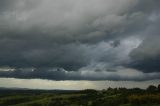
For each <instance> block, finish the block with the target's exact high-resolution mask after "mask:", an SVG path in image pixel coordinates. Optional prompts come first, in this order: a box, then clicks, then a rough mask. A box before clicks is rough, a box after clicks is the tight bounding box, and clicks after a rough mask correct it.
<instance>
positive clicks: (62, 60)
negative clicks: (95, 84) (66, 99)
mask: <svg viewBox="0 0 160 106" xmlns="http://www.w3.org/2000/svg"><path fill="white" fill-rule="evenodd" d="M159 4H160V2H159V1H157V0H152V1H151V0H141V1H139V0H134V1H133V0H119V1H113V0H100V1H97V0H89V1H87V2H86V1H85V0H79V1H75V0H68V1H66V0H45V1H43V0H14V1H9V0H1V1H0V67H11V68H15V69H19V68H22V69H23V68H36V69H37V68H38V69H39V70H41V69H45V70H43V72H42V71H35V72H30V71H29V72H28V73H29V76H28V77H25V74H26V75H27V71H25V73H24V75H22V72H23V71H14V72H9V73H10V74H7V73H6V72H4V73H5V74H1V76H5V77H7V76H8V77H14V76H15V75H17V74H18V73H20V74H19V77H20V76H21V77H20V78H23V77H24V78H32V77H33V78H34V75H35V78H38V77H39V78H46V79H47V77H50V76H49V73H51V74H52V73H53V74H54V76H51V78H50V79H52V78H53V79H58V80H60V79H61V78H62V77H61V76H67V78H64V79H63V78H62V79H63V80H66V79H76V78H77V79H109V76H107V78H105V77H104V78H100V76H103V75H101V74H100V75H97V76H99V78H96V77H95V76H96V75H94V77H93V78H92V76H86V78H83V77H82V76H80V75H78V74H81V73H79V70H81V69H85V68H87V67H90V68H89V69H88V70H90V71H91V72H92V71H93V72H94V70H99V69H94V68H93V70H92V68H91V66H92V67H94V65H96V64H98V65H99V64H101V63H103V64H105V65H104V66H105V68H104V69H103V70H109V71H113V72H115V73H116V72H117V71H114V69H112V68H113V67H114V68H117V67H119V66H123V67H130V68H133V70H132V71H135V70H134V69H137V70H139V71H143V72H148V73H147V74H144V76H145V77H146V76H148V75H149V74H151V73H153V72H159V69H160V68H159V58H160V57H159V46H158V45H159V42H158V41H157V40H156V39H159V34H160V32H159V30H158V29H157V28H159V25H160V24H159V20H158V19H159V18H157V17H159V16H158V12H159V9H160V8H159ZM152 34H154V37H153V40H151V41H150V38H152V37H151V36H152ZM140 43H141V44H140ZM153 46H154V49H153ZM151 49H152V50H151ZM150 51H152V52H150ZM93 64H94V65H93ZM56 67H58V68H61V69H63V70H67V72H70V73H71V72H72V71H73V72H75V73H76V76H74V78H73V76H72V77H71V78H70V77H68V75H66V73H65V71H61V70H59V71H54V72H52V71H51V72H50V71H48V69H50V68H56ZM84 67H85V68H84ZM100 70H102V69H100ZM45 72H46V75H45V76H43V75H42V76H41V74H44V73H45ZM58 72H59V73H58ZM81 72H82V70H81ZM98 72H99V71H97V73H96V74H98ZM1 73H2V72H1ZM12 74H13V76H12ZM56 74H57V76H56ZM109 75H110V74H109ZM30 76H31V77H30ZM58 76H59V78H58ZM111 76H112V77H111V78H110V79H111V80H112V79H113V80H114V79H116V78H117V80H118V79H123V78H122V77H123V76H118V75H116V74H113V75H111ZM114 76H115V77H116V78H113V77H114ZM153 76H155V75H153ZM153 76H152V77H149V78H150V79H152V78H153ZM56 77H57V78H56ZM124 77H125V78H124V79H126V80H127V79H128V80H136V78H137V77H134V78H126V76H124ZM156 78H158V77H156ZM144 79H147V78H144Z"/></svg>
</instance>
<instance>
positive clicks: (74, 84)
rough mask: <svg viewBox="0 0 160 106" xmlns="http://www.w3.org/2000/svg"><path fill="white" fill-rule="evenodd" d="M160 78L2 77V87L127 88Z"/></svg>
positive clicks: (156, 83) (157, 81)
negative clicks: (54, 79)
mask: <svg viewBox="0 0 160 106" xmlns="http://www.w3.org/2000/svg"><path fill="white" fill-rule="evenodd" d="M159 82H160V80H150V81H140V82H138V81H86V80H82V81H72V80H71V81H70V80H66V81H53V80H43V79H16V78H0V87H6V88H31V89H65V90H83V89H97V90H101V89H107V88H108V87H112V88H115V87H126V88H136V87H139V88H143V89H144V88H147V87H148V86H149V85H155V86H157V85H158V84H159Z"/></svg>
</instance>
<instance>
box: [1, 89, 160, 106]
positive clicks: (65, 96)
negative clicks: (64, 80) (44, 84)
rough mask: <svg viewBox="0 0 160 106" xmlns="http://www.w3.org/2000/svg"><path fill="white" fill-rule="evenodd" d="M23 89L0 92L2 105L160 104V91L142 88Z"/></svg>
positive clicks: (140, 105) (149, 105)
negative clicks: (98, 89) (99, 89)
mask: <svg viewBox="0 0 160 106" xmlns="http://www.w3.org/2000/svg"><path fill="white" fill-rule="evenodd" d="M36 92H37V93H35V91H30V92H27V91H25V90H24V91H23V92H14V91H13V92H10V93H3V94H0V106H160V92H159V91H157V90H156V91H147V90H141V89H125V88H119V89H111V88H110V89H108V90H102V91H96V90H83V91H75V92H67V93H54V92H50V91H49V92H47V93H46V92H43V91H36Z"/></svg>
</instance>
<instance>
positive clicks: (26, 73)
mask: <svg viewBox="0 0 160 106" xmlns="http://www.w3.org/2000/svg"><path fill="white" fill-rule="evenodd" d="M159 76H160V73H148V74H146V73H141V72H139V71H136V70H132V69H131V70H130V69H124V68H123V70H119V71H103V70H99V71H96V70H92V71H87V70H84V71H66V70H64V69H62V68H54V69H48V70H46V69H17V70H14V71H0V77H11V78H23V79H31V78H32V79H35V78H41V79H49V80H114V81H117V80H121V81H126V80H132V81H144V80H153V79H159V78H160V77H159Z"/></svg>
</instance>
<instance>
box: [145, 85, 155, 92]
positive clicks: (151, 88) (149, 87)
mask: <svg viewBox="0 0 160 106" xmlns="http://www.w3.org/2000/svg"><path fill="white" fill-rule="evenodd" d="M156 90H157V87H156V86H154V85H150V86H148V88H147V91H156Z"/></svg>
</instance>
